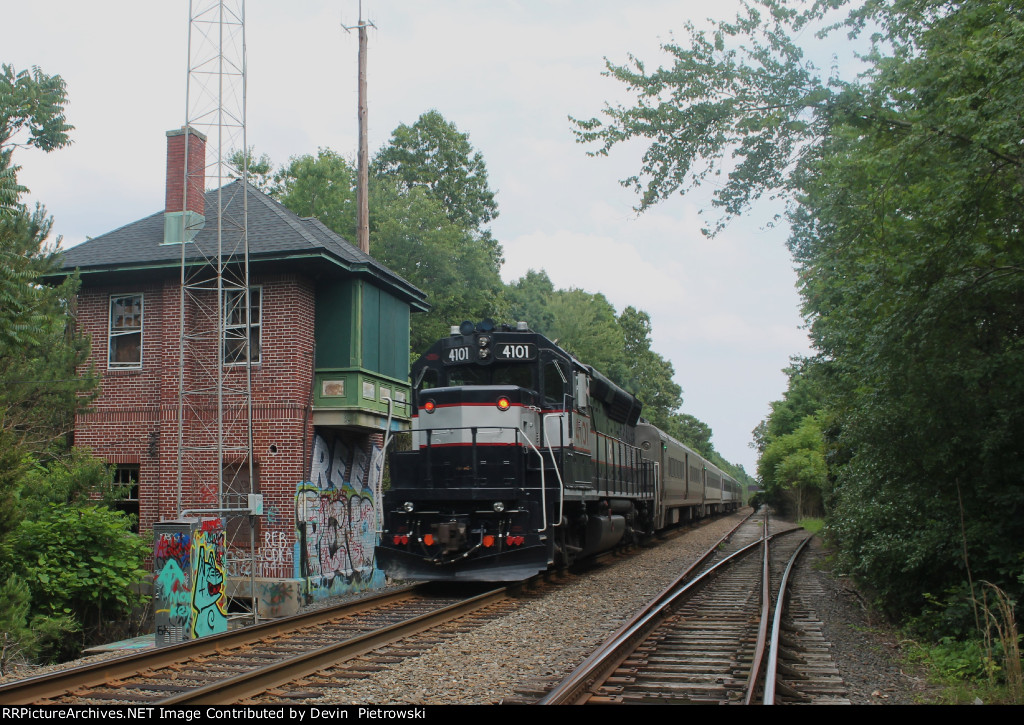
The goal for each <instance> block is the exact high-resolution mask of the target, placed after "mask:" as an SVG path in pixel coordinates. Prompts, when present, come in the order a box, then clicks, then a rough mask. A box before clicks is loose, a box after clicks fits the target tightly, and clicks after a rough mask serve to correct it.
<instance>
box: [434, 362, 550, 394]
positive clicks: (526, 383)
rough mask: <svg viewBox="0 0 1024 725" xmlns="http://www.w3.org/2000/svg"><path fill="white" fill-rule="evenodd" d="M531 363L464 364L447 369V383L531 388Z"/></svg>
mask: <svg viewBox="0 0 1024 725" xmlns="http://www.w3.org/2000/svg"><path fill="white" fill-rule="evenodd" d="M532 368H533V366H532V365H522V364H519V365H515V364H513V365H500V364H494V365H488V366H486V367H482V366H477V365H465V366H463V367H459V368H452V369H450V370H449V371H448V385H515V386H516V387H519V388H526V389H533V388H534V387H535V386H534V383H533V371H532Z"/></svg>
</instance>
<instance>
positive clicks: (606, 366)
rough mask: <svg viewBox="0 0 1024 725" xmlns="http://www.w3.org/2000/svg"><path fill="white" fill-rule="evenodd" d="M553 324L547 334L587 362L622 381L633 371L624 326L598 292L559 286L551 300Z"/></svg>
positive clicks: (549, 302) (548, 304) (550, 307)
mask: <svg viewBox="0 0 1024 725" xmlns="http://www.w3.org/2000/svg"><path fill="white" fill-rule="evenodd" d="M547 309H548V310H549V311H550V313H551V318H552V321H553V322H552V327H551V329H550V330H544V331H543V332H544V334H545V335H547V337H549V338H551V339H552V340H554V341H556V342H557V343H558V344H559V345H560V346H561V347H562V348H564V349H565V350H568V351H569V352H571V353H572V354H573V355H575V356H576V357H577V358H578V359H579V360H582V361H583V362H585V363H586V364H587V365H592V366H593V367H594V368H596V369H597V370H599V371H600V372H602V373H604V374H605V375H607V376H608V377H609V378H611V379H612V380H613V381H614V382H616V383H619V384H620V385H621V384H622V381H624V380H626V379H627V377H628V375H629V363H628V361H627V359H626V354H625V349H624V338H623V334H622V328H621V327H619V324H618V320H617V319H616V316H615V308H614V307H613V306H612V304H611V302H609V301H608V299H607V298H606V297H605V296H604V295H603V294H601V293H600V292H598V293H597V294H592V293H590V292H586V291H584V290H581V289H577V288H572V289H568V290H557V291H556V292H555V293H554V294H553V295H552V296H551V297H550V298H549V299H548V302H547Z"/></svg>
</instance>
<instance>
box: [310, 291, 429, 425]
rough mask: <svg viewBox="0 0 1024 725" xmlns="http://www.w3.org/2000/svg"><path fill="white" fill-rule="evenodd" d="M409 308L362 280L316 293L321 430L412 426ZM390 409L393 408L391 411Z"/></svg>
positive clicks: (316, 416)
mask: <svg viewBox="0 0 1024 725" xmlns="http://www.w3.org/2000/svg"><path fill="white" fill-rule="evenodd" d="M409 316H410V305H409V303H408V302H405V301H403V300H400V299H398V298H397V297H395V296H394V295H392V294H390V293H389V292H387V291H386V290H384V289H381V288H380V287H378V286H376V285H373V284H371V283H369V282H368V281H367V280H362V279H343V280H331V281H325V282H321V283H319V284H317V288H316V321H315V327H314V334H315V337H316V363H315V364H316V372H315V381H314V387H313V420H314V423H315V424H316V425H333V426H341V427H357V428H383V427H384V426H385V425H387V419H388V414H389V411H390V414H391V426H392V429H402V428H405V427H407V426H408V424H409V421H410V414H411V407H410V403H411V399H412V398H411V392H410V386H409V324H410V320H409ZM389 406H390V408H389Z"/></svg>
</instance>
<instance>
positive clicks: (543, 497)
mask: <svg viewBox="0 0 1024 725" xmlns="http://www.w3.org/2000/svg"><path fill="white" fill-rule="evenodd" d="M516 431H517V432H522V434H523V440H524V441H526V442H527V444H529V446H530V448H532V449H533V452H534V453H536V454H537V458H539V459H540V510H541V516H542V518H541V523H542V524H543V527H542V528H541V531H547V530H548V487H547V486H546V485H545V483H544V456H543V454H542V453H541V452H540V451H539V450H537V446H535V445H533V441H531V440H530V436H528V435H527V434H526V431H525V430H524V431H520V429H519V428H516Z"/></svg>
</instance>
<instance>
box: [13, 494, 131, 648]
mask: <svg viewBox="0 0 1024 725" xmlns="http://www.w3.org/2000/svg"><path fill="white" fill-rule="evenodd" d="M130 528H131V519H130V518H129V517H128V516H126V515H125V514H123V513H121V512H119V511H111V510H110V509H108V508H107V507H106V506H91V505H84V506H78V507H71V508H69V507H66V506H58V505H56V504H48V505H47V506H46V507H45V508H44V509H42V511H41V512H40V514H39V516H38V518H36V519H35V520H25V521H22V522H21V524H20V525H19V526H18V528H17V529H16V530H15V531H14V532H13V533H12V534H11V536H10V538H9V540H8V542H7V543H6V545H5V547H4V549H5V550H4V557H3V558H4V560H5V561H6V562H7V563H8V566H9V567H10V568H11V569H13V570H14V573H16V574H17V575H18V576H20V577H21V578H22V579H23V580H24V582H25V584H26V585H27V587H28V590H29V591H30V593H31V596H32V601H33V603H34V607H33V608H34V610H35V612H37V613H38V614H40V615H43V616H44V617H50V618H57V619H60V618H63V617H71V618H72V619H73V620H74V621H75V622H77V623H79V625H80V626H81V631H82V642H81V643H80V644H82V645H84V644H86V643H88V642H91V641H96V640H100V639H102V638H103V637H104V635H105V634H106V633H107V632H108V630H109V623H110V622H114V621H117V620H119V619H121V618H123V617H126V616H128V615H129V614H130V612H131V610H132V609H133V608H134V607H135V606H137V605H138V604H139V603H140V600H141V596H140V595H138V594H135V593H133V591H132V589H133V587H132V585H134V584H136V583H138V582H139V581H140V580H141V579H142V578H143V577H144V576H145V574H146V572H145V571H144V570H143V568H142V565H143V562H144V559H145V557H146V556H147V554H148V553H149V547H148V546H147V545H146V543H144V542H143V541H142V540H141V539H140V538H139V537H138V536H137V535H135V534H132V533H131V531H130ZM38 624H40V625H42V624H43V622H39V623H38ZM78 644H79V643H74V642H65V643H64V646H65V651H64V653H63V654H66V655H69V656H74V655H77V653H78V652H77V650H78Z"/></svg>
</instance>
